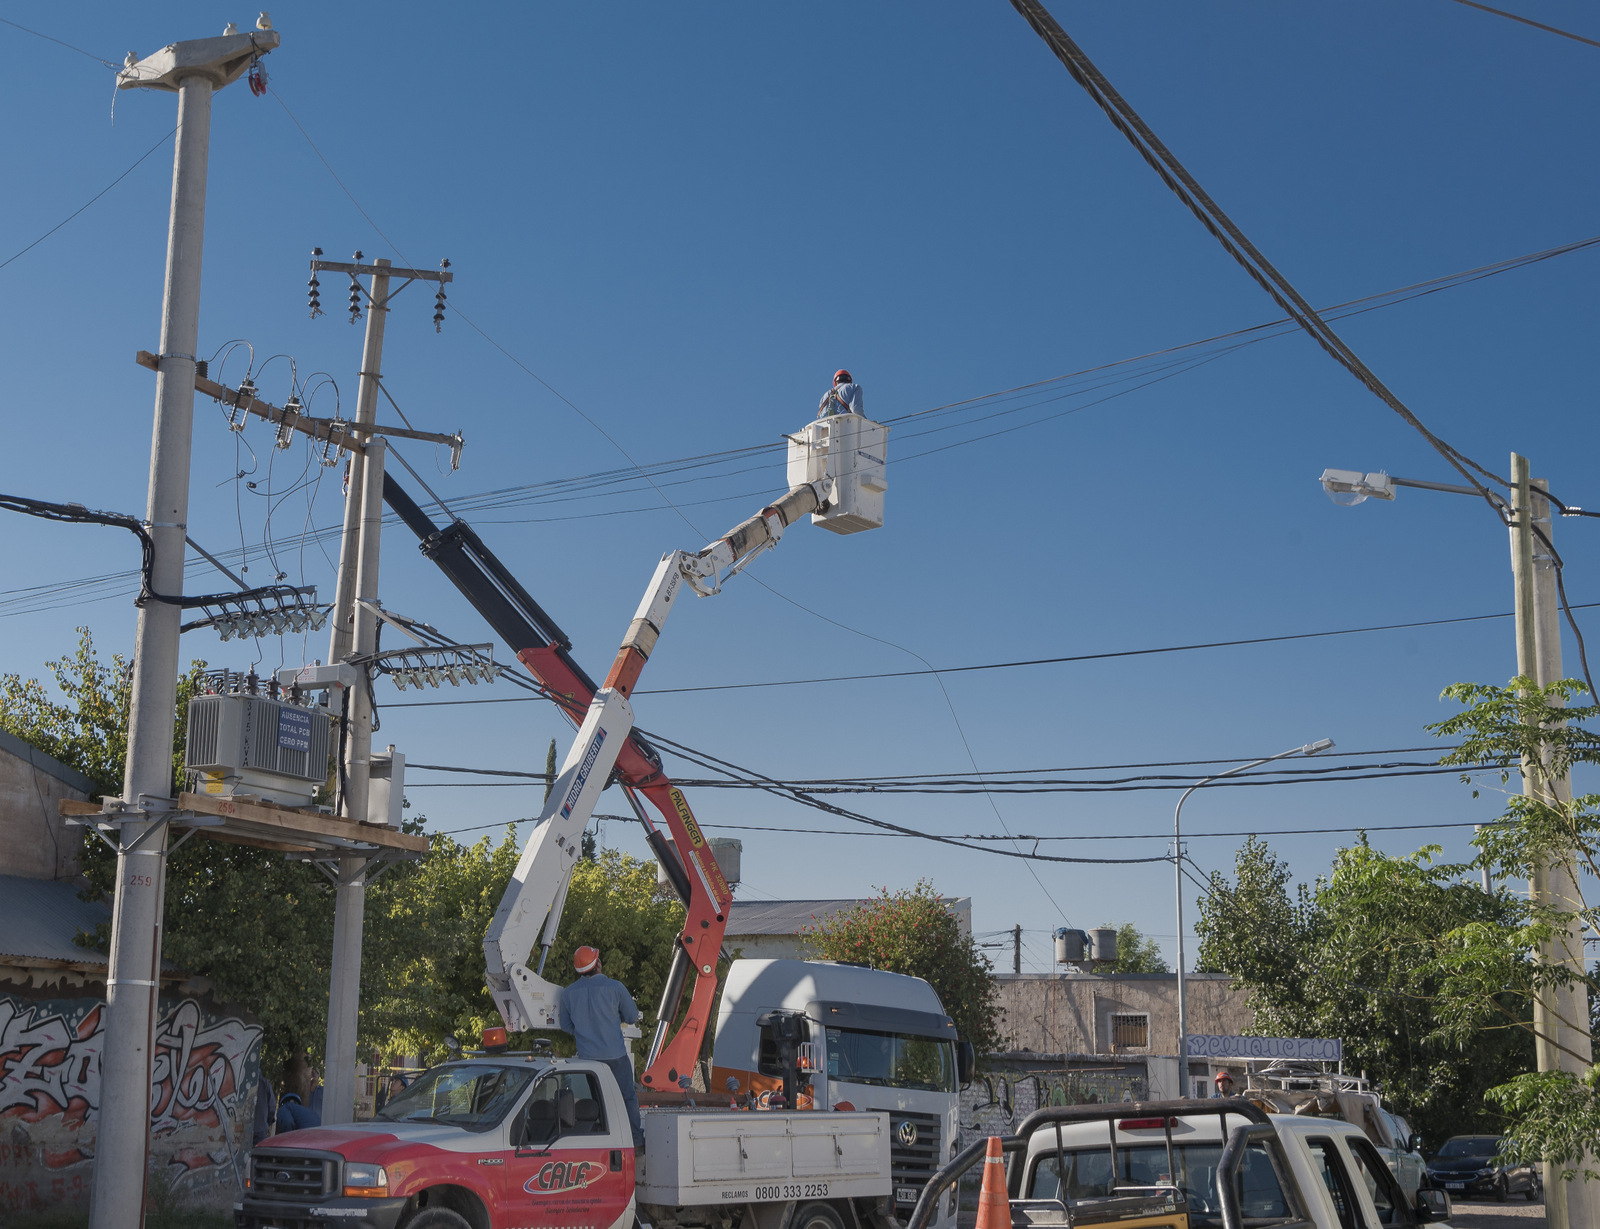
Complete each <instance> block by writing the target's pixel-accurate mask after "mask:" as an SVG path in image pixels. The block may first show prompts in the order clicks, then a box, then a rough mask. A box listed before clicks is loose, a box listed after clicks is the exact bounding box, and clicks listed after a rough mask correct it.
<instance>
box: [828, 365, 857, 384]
mask: <svg viewBox="0 0 1600 1229" xmlns="http://www.w3.org/2000/svg"><path fill="white" fill-rule="evenodd" d="M841 380H843V381H844V382H845V383H846V384H852V383H854V381H853V380H852V379H851V377H850V373H849V372H848V371H846V370H845V369H844V368H843V367H841V368H839V370H838V371H836V372H834V373H833V382H834V383H835V384H838V383H839V382H840V381H841Z"/></svg>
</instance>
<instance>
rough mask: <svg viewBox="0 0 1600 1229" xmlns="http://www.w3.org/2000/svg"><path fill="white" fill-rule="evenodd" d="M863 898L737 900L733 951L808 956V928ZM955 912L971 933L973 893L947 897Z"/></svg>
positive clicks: (730, 935) (754, 956)
mask: <svg viewBox="0 0 1600 1229" xmlns="http://www.w3.org/2000/svg"><path fill="white" fill-rule="evenodd" d="M867 903H868V902H867V901H863V900H736V901H734V902H733V906H732V908H730V909H729V910H728V930H727V937H726V938H725V939H724V940H723V946H725V947H726V948H727V949H728V950H729V951H730V952H737V953H738V954H739V955H740V956H742V957H744V958H745V959H746V960H795V959H805V958H806V957H807V956H809V955H810V954H811V953H810V950H809V949H808V947H807V945H806V936H805V932H806V931H807V930H809V929H811V928H812V927H814V926H816V925H817V924H818V923H820V922H824V921H826V920H827V919H828V918H830V917H832V916H833V915H834V914H836V913H843V912H844V911H845V910H847V909H854V908H855V907H856V906H857V905H864V904H867ZM945 904H946V905H948V906H949V907H950V911H951V912H952V913H954V914H955V915H956V924H957V925H958V926H959V927H960V928H961V933H962V934H963V935H971V934H972V897H970V896H956V897H951V898H949V899H947V900H946V901H945Z"/></svg>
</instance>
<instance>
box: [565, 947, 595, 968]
mask: <svg viewBox="0 0 1600 1229" xmlns="http://www.w3.org/2000/svg"><path fill="white" fill-rule="evenodd" d="M599 963H600V953H599V952H598V951H596V950H595V949H594V948H592V947H580V948H579V949H578V950H577V951H575V952H573V953H572V967H573V968H575V969H577V970H578V972H580V973H587V972H589V970H590V969H592V968H594V967H595V965H597V964H599Z"/></svg>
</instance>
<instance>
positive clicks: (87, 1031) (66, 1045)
mask: <svg viewBox="0 0 1600 1229" xmlns="http://www.w3.org/2000/svg"><path fill="white" fill-rule="evenodd" d="M104 1037H105V1000H104V999H102V998H96V997H91V996H89V995H87V994H85V995H83V996H79V997H66V998H41V997H38V996H37V995H36V994H34V993H26V994H25V993H22V992H13V990H12V989H11V988H9V987H7V986H4V985H0V1212H15V1211H22V1210H25V1209H30V1208H43V1207H51V1206H56V1205H66V1206H69V1207H77V1208H84V1209H86V1208H87V1207H88V1203H89V1191H90V1187H91V1185H92V1182H91V1176H90V1175H91V1174H92V1173H93V1168H94V1152H95V1133H96V1130H97V1127H98V1125H99V1121H98V1120H99V1110H100V1054H101V1047H102V1043H103V1041H104ZM260 1049H261V1029H260V1028H258V1027H257V1026H255V1025H251V1024H247V1023H245V1022H244V1021H242V1020H240V1019H238V1018H236V1017H233V1016H229V1015H226V1014H225V1013H224V1012H223V1011H221V1010H220V1009H219V1008H218V1007H217V1005H216V1004H214V1003H213V1002H211V1001H210V1000H209V999H208V998H202V997H168V996H166V995H163V996H162V998H161V1001H160V1004H159V1012H158V1020H157V1024H156V1029H155V1036H154V1049H153V1060H154V1061H153V1070H152V1071H151V1076H150V1154H151V1178H152V1182H153V1184H154V1185H155V1186H156V1187H158V1188H159V1189H160V1190H162V1191H163V1192H165V1193H166V1195H167V1197H169V1198H172V1199H175V1200H178V1201H181V1202H182V1203H184V1204H190V1205H194V1206H223V1205H227V1204H231V1202H232V1201H233V1199H234V1198H236V1196H237V1192H238V1191H239V1190H240V1188H241V1175H242V1173H243V1166H244V1165H245V1154H246V1153H248V1151H249V1149H250V1136H251V1126H252V1119H253V1116H254V1112H255V1090H256V1080H257V1075H258V1072H259V1069H260Z"/></svg>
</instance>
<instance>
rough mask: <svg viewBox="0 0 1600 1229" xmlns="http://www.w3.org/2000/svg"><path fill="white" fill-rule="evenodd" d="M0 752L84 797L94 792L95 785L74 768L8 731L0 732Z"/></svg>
mask: <svg viewBox="0 0 1600 1229" xmlns="http://www.w3.org/2000/svg"><path fill="white" fill-rule="evenodd" d="M0 751H6V752H9V753H10V754H12V755H14V756H16V757H17V758H18V759H19V760H22V761H24V762H25V763H29V764H32V765H33V766H34V767H35V768H37V769H38V770H39V771H40V772H44V773H48V774H49V775H50V776H52V777H54V778H55V779H56V780H57V781H60V782H61V783H62V784H63V785H68V786H71V787H72V788H73V789H75V790H77V791H79V792H80V793H82V794H83V795H84V796H85V797H87V796H89V795H91V794H93V793H95V792H96V789H97V787H96V785H95V783H94V782H93V781H91V780H89V778H88V777H86V776H84V775H83V774H82V773H81V772H79V771H78V770H77V769H76V768H71V767H68V766H67V765H66V764H63V763H62V762H61V761H60V760H58V759H55V758H53V757H51V756H48V755H46V754H45V753H44V752H43V751H41V750H39V748H37V747H35V746H34V745H33V744H32V743H26V742H23V741H22V739H20V738H18V737H17V736H16V735H15V734H13V733H11V732H10V731H9V730H0Z"/></svg>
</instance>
